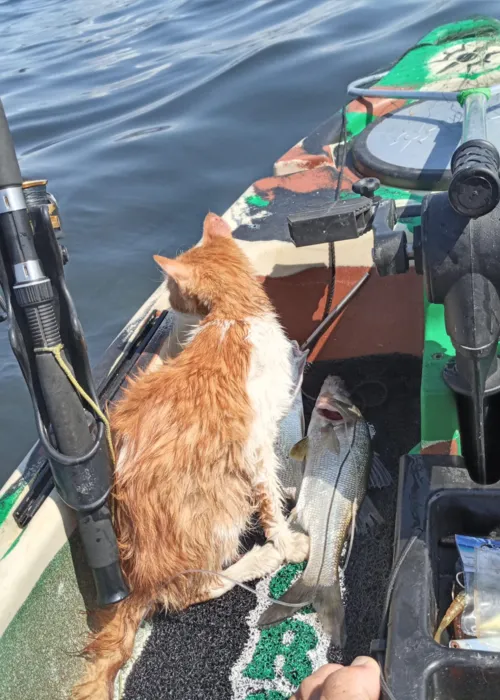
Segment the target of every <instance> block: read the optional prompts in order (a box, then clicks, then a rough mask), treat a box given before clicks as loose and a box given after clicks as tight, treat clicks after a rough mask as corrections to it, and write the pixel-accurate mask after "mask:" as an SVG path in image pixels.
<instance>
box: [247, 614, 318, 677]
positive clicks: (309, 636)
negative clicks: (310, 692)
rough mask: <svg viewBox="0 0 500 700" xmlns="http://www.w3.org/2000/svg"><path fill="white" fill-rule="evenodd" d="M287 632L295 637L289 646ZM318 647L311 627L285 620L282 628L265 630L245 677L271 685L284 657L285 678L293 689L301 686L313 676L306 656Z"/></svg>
mask: <svg viewBox="0 0 500 700" xmlns="http://www.w3.org/2000/svg"><path fill="white" fill-rule="evenodd" d="M287 632H290V633H291V634H292V640H291V641H290V642H289V643H285V641H284V637H285V634H286V633H287ZM317 643H318V637H317V635H316V632H315V631H314V629H313V628H312V627H311V625H308V624H307V623H306V622H302V620H294V619H293V618H291V619H288V620H284V621H283V622H280V624H279V625H275V626H274V627H270V628H269V629H265V630H262V632H261V634H260V639H259V642H258V644H257V647H256V649H255V652H254V655H253V658H252V661H251V662H250V663H249V664H248V666H247V667H246V669H245V671H244V672H243V675H245V676H246V677H247V678H253V679H256V680H270V681H272V680H274V678H275V664H276V658H277V657H278V656H284V657H285V663H284V665H283V675H284V676H285V678H286V679H287V680H288V681H289V682H290V683H292V685H294V686H298V685H300V683H301V682H302V681H303V680H304V678H307V676H310V675H311V673H312V672H313V668H312V664H311V660H310V659H309V657H308V655H307V652H308V651H310V650H311V649H314V648H315V646H316V644H317Z"/></svg>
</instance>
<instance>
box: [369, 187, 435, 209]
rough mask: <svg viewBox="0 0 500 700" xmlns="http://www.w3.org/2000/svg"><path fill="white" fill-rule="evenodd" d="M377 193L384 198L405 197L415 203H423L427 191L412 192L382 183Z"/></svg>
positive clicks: (396, 198)
mask: <svg viewBox="0 0 500 700" xmlns="http://www.w3.org/2000/svg"><path fill="white" fill-rule="evenodd" d="M375 194H376V195H377V196H378V197H382V199H395V200H398V199H404V200H408V201H409V202H413V203H415V204H421V203H422V200H423V198H424V197H425V195H426V194H428V193H427V192H410V191H408V190H401V189H399V187H386V185H382V186H381V187H379V188H378V190H376V191H375Z"/></svg>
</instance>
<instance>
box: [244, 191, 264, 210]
mask: <svg viewBox="0 0 500 700" xmlns="http://www.w3.org/2000/svg"><path fill="white" fill-rule="evenodd" d="M245 201H246V203H247V204H250V205H252V206H253V207H261V208H262V207H268V206H269V202H268V201H267V199H263V198H262V197H259V195H258V194H252V195H251V196H250V197H247V198H246V200H245Z"/></svg>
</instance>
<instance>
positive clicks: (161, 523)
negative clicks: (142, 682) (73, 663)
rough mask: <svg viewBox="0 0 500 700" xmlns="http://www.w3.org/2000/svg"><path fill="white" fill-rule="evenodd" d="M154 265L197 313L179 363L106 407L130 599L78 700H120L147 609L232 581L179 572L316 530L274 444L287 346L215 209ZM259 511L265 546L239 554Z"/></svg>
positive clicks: (179, 305)
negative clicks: (287, 496)
mask: <svg viewBox="0 0 500 700" xmlns="http://www.w3.org/2000/svg"><path fill="white" fill-rule="evenodd" d="M155 260H156V262H157V263H158V264H159V265H160V266H161V267H162V268H163V270H164V271H165V272H166V274H167V277H168V282H167V286H168V289H169V292H170V301H171V305H172V307H173V308H174V309H176V310H178V311H181V312H185V313H191V314H197V315H199V316H201V317H202V320H201V323H200V324H199V326H198V327H197V328H196V329H195V331H194V332H193V333H192V336H191V338H190V340H189V342H188V344H187V345H186V347H185V348H184V350H182V352H181V353H180V354H179V355H177V357H175V358H174V359H170V360H167V362H166V363H165V364H164V365H163V366H162V367H161V368H160V369H158V370H157V371H155V372H150V373H143V374H141V375H140V376H138V377H137V378H135V379H134V380H133V381H131V382H130V384H129V386H128V388H127V390H126V391H125V394H124V396H123V398H122V399H121V400H120V401H118V402H117V404H116V406H115V407H114V409H113V412H112V414H111V424H112V428H113V435H114V441H115V445H116V450H117V454H118V460H117V468H116V475H115V489H114V494H115V504H116V523H117V530H118V537H119V543H120V550H121V557H122V564H123V568H124V572H125V575H126V577H127V580H128V583H129V585H130V587H131V590H132V593H131V595H130V596H129V597H128V598H127V599H125V600H124V601H123V602H121V603H118V604H117V605H116V607H115V608H114V609H113V610H112V611H111V613H106V614H104V613H103V619H105V617H106V618H108V619H107V620H106V622H104V624H103V627H102V629H101V631H100V632H99V633H97V634H96V635H95V637H94V638H93V639H92V641H91V642H90V644H89V645H88V647H87V649H86V653H87V656H88V657H89V663H88V667H87V673H86V677H85V679H84V681H83V682H82V683H81V684H80V685H78V686H77V687H76V688H75V690H74V694H73V698H74V699H75V700H108V699H109V698H111V697H112V689H113V681H114V678H115V676H116V674H117V672H118V670H119V669H120V667H121V666H122V665H123V663H124V662H125V661H126V660H127V659H128V658H129V656H130V654H131V652H132V648H133V642H134V637H135V633H136V630H137V627H138V625H139V624H140V621H141V619H142V618H143V617H144V616H145V615H146V614H150V613H151V612H153V611H154V610H155V609H158V608H160V607H164V608H167V609H168V610H179V609H181V608H185V607H187V606H189V605H192V604H193V603H198V602H201V601H205V600H210V599H212V598H216V597H218V596H220V595H222V594H223V593H224V592H226V591H228V590H229V589H230V588H232V586H233V585H234V584H232V583H231V582H229V581H227V580H225V579H221V578H219V577H216V576H210V575H208V574H192V573H191V574H184V575H181V576H178V577H177V578H175V579H174V580H170V581H169V579H171V577H172V576H174V575H175V574H177V573H179V572H182V571H184V570H186V569H210V570H215V571H223V570H224V573H227V575H228V576H230V577H231V578H233V579H236V580H238V581H241V582H243V581H249V580H253V579H256V578H259V577H261V576H264V575H266V574H268V573H271V572H272V571H274V570H276V569H277V568H278V567H279V566H280V565H281V564H282V563H283V562H284V561H293V562H299V561H303V560H304V559H305V558H306V556H307V553H308V538H307V537H306V536H305V535H303V534H301V533H298V532H292V531H291V530H290V529H289V527H288V524H287V522H286V520H285V518H284V516H283V513H282V509H281V506H282V494H281V489H280V486H279V482H278V476H277V473H278V462H277V458H276V456H275V453H274V447H273V446H274V442H275V439H276V435H277V430H278V422H279V421H280V419H281V418H282V417H283V416H284V415H285V414H286V413H287V411H288V409H289V407H290V401H291V394H292V368H291V352H290V342H289V341H288V340H287V338H286V337H285V334H284V332H283V330H282V329H281V327H280V325H279V323H278V321H277V319H276V315H275V313H274V311H273V309H272V306H271V303H270V301H269V299H268V298H267V296H266V294H265V292H264V290H263V288H262V286H261V284H260V283H259V282H258V281H257V279H256V278H255V275H254V273H253V270H252V268H251V266H250V262H249V260H248V259H247V257H246V256H245V254H244V253H243V252H242V250H241V249H240V248H239V246H238V245H237V243H236V242H235V241H234V240H233V238H232V236H231V231H230V229H229V226H228V225H227V224H226V223H225V222H224V221H223V220H222V219H221V218H220V217H218V216H216V215H215V214H208V215H207V217H206V218H205V222H204V228H203V239H202V243H201V245H199V246H195V247H194V248H192V249H191V250H189V251H187V252H186V253H183V254H182V255H180V256H179V257H177V258H176V259H175V260H170V259H167V258H162V257H159V256H155ZM256 510H258V511H259V513H260V519H261V523H262V525H263V528H264V532H265V534H266V537H267V538H268V540H269V542H267V543H266V544H265V545H264V546H263V547H259V546H255V547H254V548H253V549H251V550H250V551H249V552H247V553H246V554H245V555H244V556H242V557H241V558H240V559H238V555H239V539H240V536H241V535H242V533H243V532H244V531H245V530H246V528H247V527H248V524H249V520H250V517H251V515H252V514H253V512H255V511H256ZM234 562H235V563H234ZM231 564H232V565H231ZM228 565H230V566H229V568H227V569H225V567H226V566H228Z"/></svg>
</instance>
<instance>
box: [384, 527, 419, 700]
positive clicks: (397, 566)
mask: <svg viewBox="0 0 500 700" xmlns="http://www.w3.org/2000/svg"><path fill="white" fill-rule="evenodd" d="M421 534H422V530H421V529H420V528H418V530H416V531H415V534H414V535H413V536H412V537H411V538H410V539H409V540H408V542H407V543H406V545H405V547H404V549H403V551H402V552H401V554H400V555H399V559H398V560H397V562H396V564H395V565H394V566H393V568H392V572H391V575H390V577H389V583H388V585H387V593H386V595H385V602H384V608H383V611H382V618H381V620H380V625H379V628H378V637H379V638H378V641H382V640H383V641H385V639H386V637H385V634H386V631H387V624H388V620H389V608H390V605H391V599H392V593H393V591H394V586H395V585H396V580H397V577H398V574H399V571H400V569H401V567H402V565H403V563H404V560H405V559H406V557H407V556H408V553H409V551H410V549H411V548H412V547H413V545H414V544H415V542H416V541H417V540H418V538H419V536H420V535H421ZM383 656H384V652H382V651H375V652H374V657H375V660H376V661H377V663H378V665H379V667H380V685H381V686H382V690H383V691H384V693H385V694H386V695H387V697H388V698H389V700H396V698H395V696H394V693H393V692H392V690H391V689H390V688H389V686H388V685H387V681H386V678H385V670H384V661H383Z"/></svg>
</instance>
